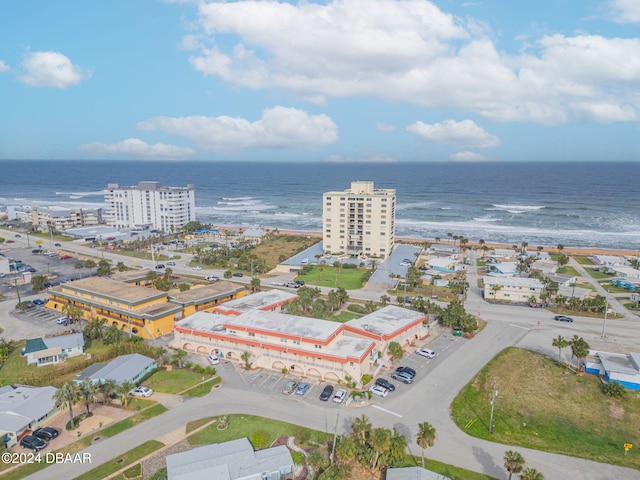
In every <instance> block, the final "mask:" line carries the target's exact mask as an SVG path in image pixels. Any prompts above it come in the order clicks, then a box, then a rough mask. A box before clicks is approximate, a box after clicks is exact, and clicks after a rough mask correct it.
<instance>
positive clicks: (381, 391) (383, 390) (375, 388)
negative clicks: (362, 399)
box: [369, 385, 389, 397]
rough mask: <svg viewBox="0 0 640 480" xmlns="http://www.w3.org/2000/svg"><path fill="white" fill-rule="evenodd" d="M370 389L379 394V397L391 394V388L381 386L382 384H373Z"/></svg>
mask: <svg viewBox="0 0 640 480" xmlns="http://www.w3.org/2000/svg"><path fill="white" fill-rule="evenodd" d="M369 391H370V392H371V393H372V394H374V395H377V396H378V397H386V396H387V395H388V394H389V390H387V389H386V388H384V387H381V386H380V385H374V386H372V387H371V388H370V389H369Z"/></svg>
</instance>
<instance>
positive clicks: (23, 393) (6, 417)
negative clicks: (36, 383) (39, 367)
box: [0, 386, 58, 448]
mask: <svg viewBox="0 0 640 480" xmlns="http://www.w3.org/2000/svg"><path fill="white" fill-rule="evenodd" d="M56 391H57V389H56V388H54V387H27V386H20V387H15V388H14V387H12V386H5V387H2V388H1V389H0V435H2V438H3V439H4V442H5V444H6V445H7V447H9V448H11V447H12V446H14V445H15V444H16V443H17V442H18V438H20V436H21V435H22V434H23V433H24V432H26V431H27V430H33V429H35V428H38V427H40V426H42V425H43V423H44V422H46V421H47V420H48V419H50V418H51V417H53V416H55V415H56V414H57V413H58V409H57V408H56V404H55V401H54V399H53V397H54V396H55V394H56Z"/></svg>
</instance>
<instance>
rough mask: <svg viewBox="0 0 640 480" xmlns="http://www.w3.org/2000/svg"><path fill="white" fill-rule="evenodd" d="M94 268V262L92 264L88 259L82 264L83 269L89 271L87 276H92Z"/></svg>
mask: <svg viewBox="0 0 640 480" xmlns="http://www.w3.org/2000/svg"><path fill="white" fill-rule="evenodd" d="M95 267H96V262H94V261H93V260H91V259H89V260H85V262H84V268H86V269H87V270H89V276H91V274H92V270H93V269H94V268H95Z"/></svg>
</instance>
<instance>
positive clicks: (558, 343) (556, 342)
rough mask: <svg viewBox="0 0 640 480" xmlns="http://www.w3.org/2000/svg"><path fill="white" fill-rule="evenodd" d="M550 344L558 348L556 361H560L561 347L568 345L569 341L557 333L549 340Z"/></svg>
mask: <svg viewBox="0 0 640 480" xmlns="http://www.w3.org/2000/svg"><path fill="white" fill-rule="evenodd" d="M551 346H552V347H556V348H557V349H558V361H559V362H562V349H563V348H565V347H567V346H569V341H568V340H567V339H566V338H564V337H563V336H562V335H558V336H557V337H556V338H554V339H553V341H552V342H551Z"/></svg>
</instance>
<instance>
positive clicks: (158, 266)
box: [156, 263, 164, 270]
mask: <svg viewBox="0 0 640 480" xmlns="http://www.w3.org/2000/svg"><path fill="white" fill-rule="evenodd" d="M156 268H157V269H158V270H159V269H161V268H164V263H159V264H157V265H156Z"/></svg>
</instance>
